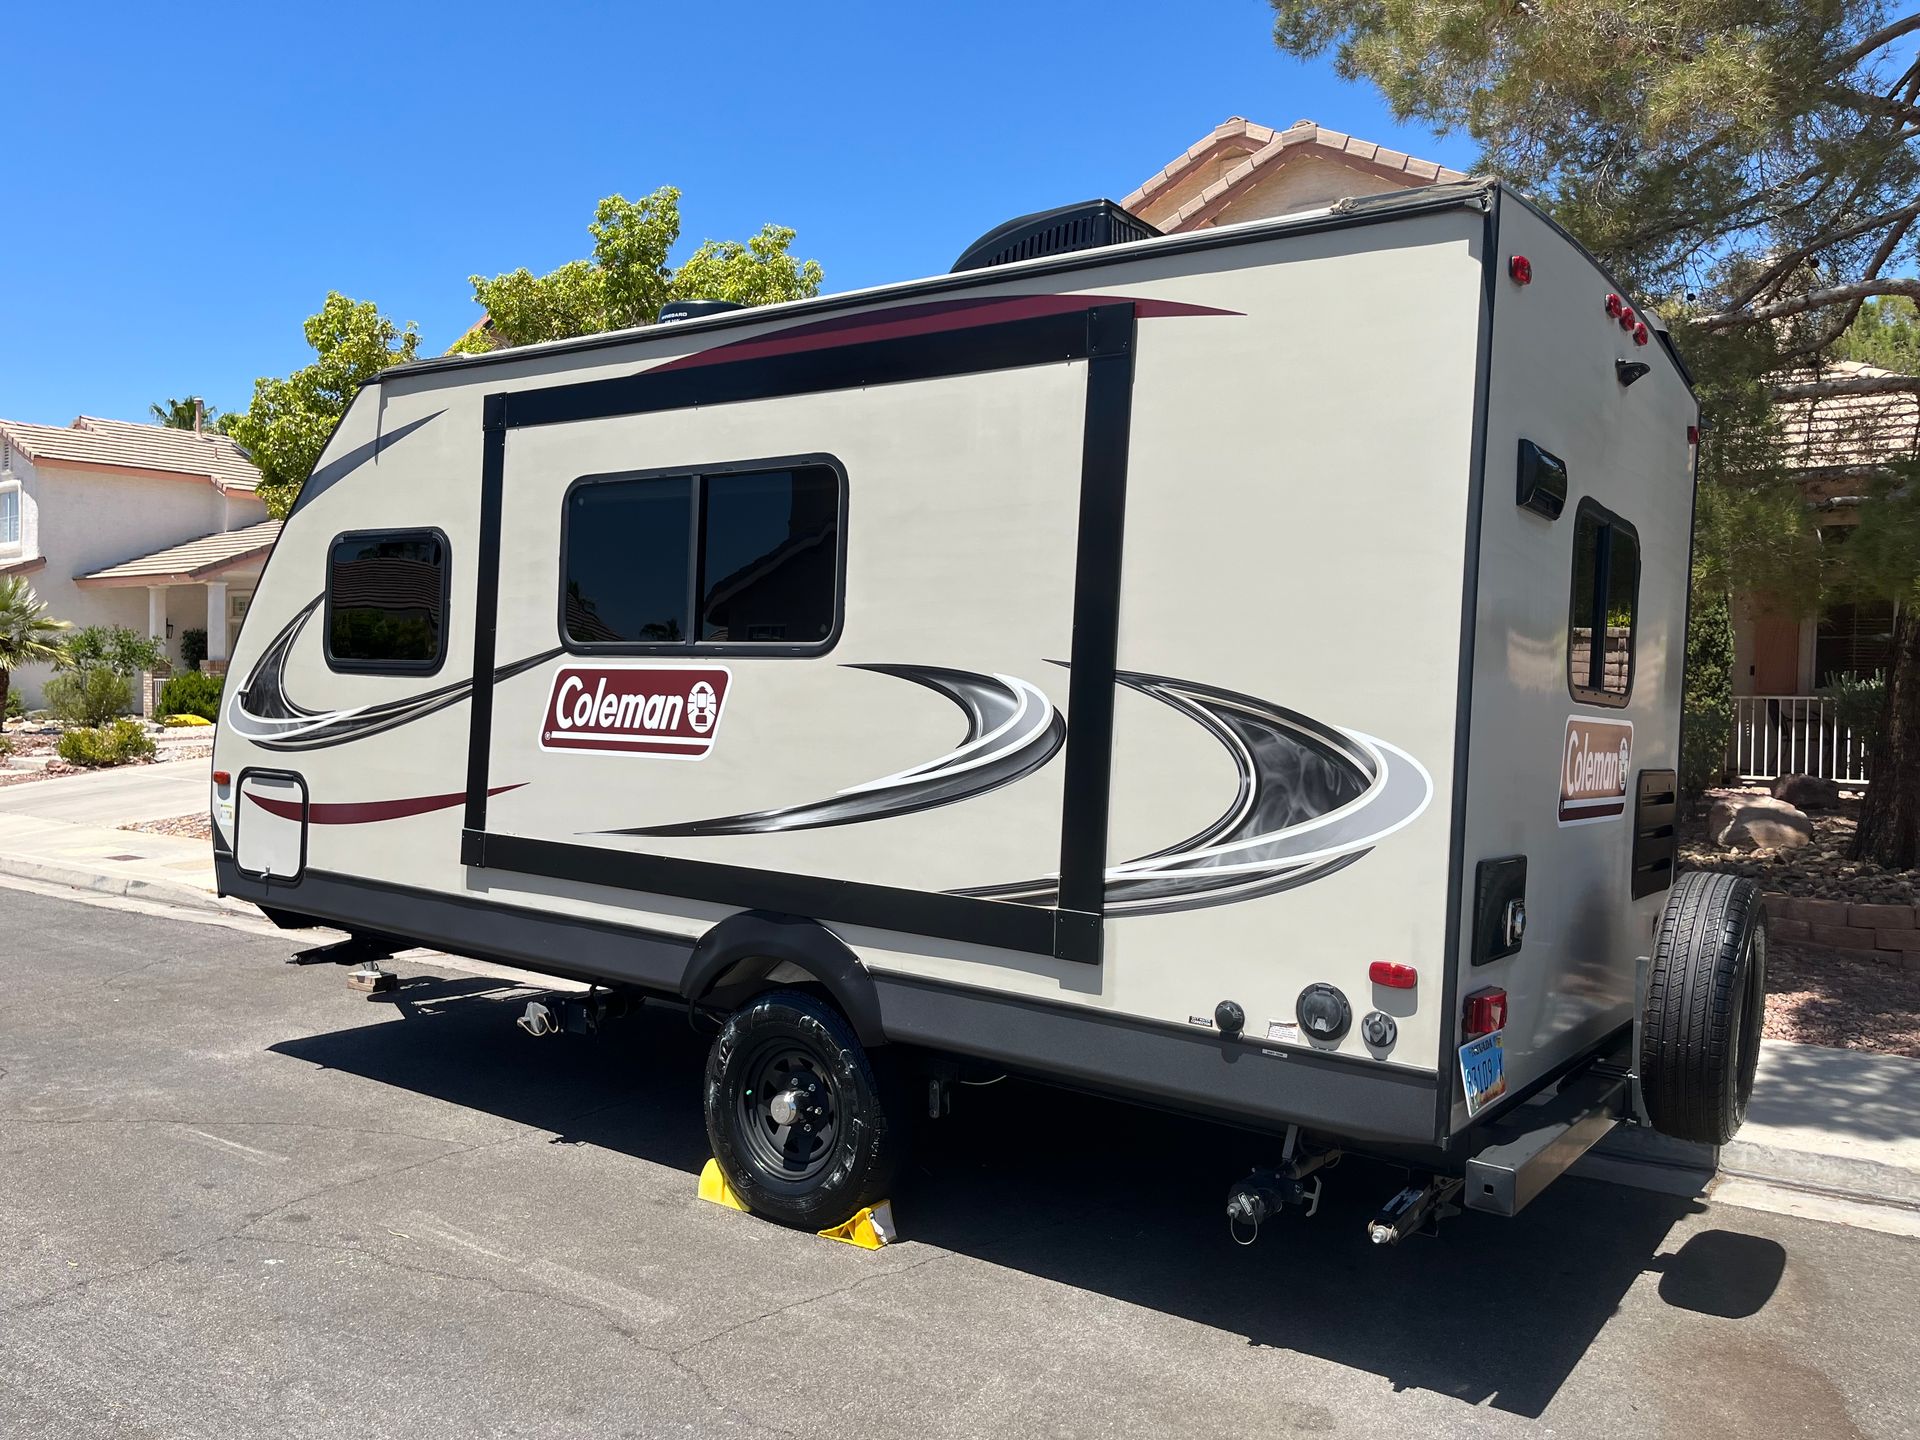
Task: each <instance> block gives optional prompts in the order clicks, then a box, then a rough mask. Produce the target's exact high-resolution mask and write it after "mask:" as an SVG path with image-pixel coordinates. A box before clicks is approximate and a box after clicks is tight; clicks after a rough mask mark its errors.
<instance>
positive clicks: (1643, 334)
mask: <svg viewBox="0 0 1920 1440" xmlns="http://www.w3.org/2000/svg"><path fill="white" fill-rule="evenodd" d="M1633 343H1634V344H1636V345H1644V344H1646V343H1647V322H1646V321H1644V320H1642V321H1641V322H1640V323H1639V324H1638V325H1636V326H1634V327H1633Z"/></svg>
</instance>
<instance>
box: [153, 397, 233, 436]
mask: <svg viewBox="0 0 1920 1440" xmlns="http://www.w3.org/2000/svg"><path fill="white" fill-rule="evenodd" d="M196 405H205V407H206V408H205V409H204V410H203V411H202V413H201V416H200V428H201V429H202V430H212V429H213V422H214V418H215V417H216V416H217V415H219V413H220V412H219V411H218V410H216V409H214V408H213V406H211V405H206V402H205V401H203V400H201V399H200V398H199V397H198V396H194V395H189V396H188V397H187V398H186V399H184V400H175V399H173V398H171V397H169V398H168V399H165V400H156V401H155V402H154V403H153V404H151V405H149V406H147V413H148V414H149V415H151V416H153V423H154V424H156V425H164V426H166V428H167V429H169V430H191V429H193V428H194V423H193V421H194V414H193V407H194V406H196Z"/></svg>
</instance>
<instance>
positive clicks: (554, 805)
mask: <svg viewBox="0 0 1920 1440" xmlns="http://www.w3.org/2000/svg"><path fill="white" fill-rule="evenodd" d="M688 308H689V309H692V310H694V311H696V312H698V313H696V314H695V315H694V316H693V317H692V318H687V319H684V320H681V321H679V322H678V323H666V324H660V325H655V326H651V327H647V328H644V329H639V330H631V331H624V332H620V333H616V334H609V335H597V336H592V337H588V338H585V339H580V340H575V341H567V342H562V343H558V344H552V345H543V346H533V347H528V348H524V349H518V350H508V351H504V352H499V353H495V354H491V355H485V356H479V357H472V358H466V357H456V358H447V359H441V360H429V361H425V362H421V363H416V364H412V365H405V366H401V367H398V368H395V369H393V370H389V371H387V372H386V373H385V374H383V375H381V376H380V377H379V379H378V380H377V381H376V382H373V383H371V384H369V385H368V386H367V387H366V388H365V389H363V390H362V391H361V392H360V394H359V396H358V397H357V398H356V399H355V400H354V402H353V404H352V407H351V408H350V409H349V411H348V413H347V415H346V417H345V419H344V420H343V421H342V422H341V424H340V427H339V430H338V432H337V433H336V434H335V435H334V436H333V438H332V440H331V441H330V442H329V444H328V446H327V448H326V451H325V453H324V455H323V456H322V457H321V460H320V462H319V464H318V466H317V467H316V469H315V471H314V473H313V476H312V478H311V479H310V480H309V481H308V482H307V485H306V487H305V490H304V491H303V492H302V494H301V496H300V500H299V503H298V505H297V506H295V508H294V510H293V513H292V514H291V516H290V517H289V518H288V520H287V524H286V528H285V532H284V534H283V535H282V536H281V538H280V541H279V544H278V546H277V548H276V550H275V552H274V554H273V556H272V559H271V561H270V563H269V564H268V565H267V567H266V571H265V574H264V576H263V578H262V581H261V584H260V587H259V590H258V592H257V593H256V595H255V597H254V601H253V605H252V609H251V611H250V613H249V616H248V620H247V624H246V628H245V632H244V634H243V635H242V636H241V638H240V642H239V644H238V646H237V647H236V652H235V655H234V659H233V663H232V668H231V676H230V680H229V684H228V689H227V695H226V701H225V705H224V708H223V713H222V717H221V723H220V730H219V736H218V741H217V745H216V753H215V762H214V763H215V766H216V774H215V777H214V795H213V809H214V815H215V839H214V846H215V853H216V859H217V862H218V869H219V875H220V886H221V890H222V892H223V893H225V894H228V895H234V896H240V897H243V898H245V899H247V900H250V901H253V902H254V903H256V904H258V905H259V906H260V908H261V909H262V910H264V911H265V912H266V913H267V914H268V915H270V916H272V917H273V918H274V919H276V920H277V921H280V922H283V923H287V924H299V923H303V922H310V921H316V920H317V921H321V922H325V923H327V924H330V925H335V926H340V927H343V928H345V929H348V930H350V931H352V932H354V934H355V935H356V936H357V937H360V939H361V940H362V942H363V949H371V950H375V951H376V952H377V951H378V949H379V947H386V953H391V950H392V948H397V947H398V946H400V945H404V944H426V945H432V946H436V947H440V948H444V949H448V950H453V951H458V952H461V953H465V954H470V955H475V956H482V957H487V958H492V959H496V960H500V961H504V962H509V963H512V964H515V965H520V966H525V967H530V968H533V969H535V970H538V971H542V972H545V973H551V974H555V975H560V976H567V977H572V978H575V979H581V980H589V981H593V982H597V983H599V984H601V985H604V986H607V987H611V988H612V989H615V990H629V991H634V992H638V993H641V994H651V995H657V996H662V997H669V998H672V999H675V1000H678V1001H680V1002H684V1003H687V1004H690V1005H693V1006H695V1007H698V1008H700V1009H702V1010H704V1011H707V1012H710V1013H712V1014H714V1015H715V1016H717V1017H722V1019H723V1022H724V1023H723V1026H722V1029H721V1033H720V1035H719V1038H718V1039H717V1041H716V1043H715V1045H714V1048H713V1052H712V1059H711V1062H710V1065H709V1067H708V1075H707V1084H706V1106H707V1120H708V1128H709V1131H710V1134H711V1137H712V1140H713V1144H714V1149H715V1153H716V1156H717V1157H718V1159H719V1160H720V1162H721V1166H722V1168H723V1170H724V1171H725V1173H726V1175H727V1178H728V1179H729V1180H730V1181H731V1182H732V1184H733V1186H734V1188H735V1189H736V1190H737V1191H738V1192H739V1193H740V1194H741V1195H742V1196H743V1197H744V1198H745V1199H746V1200H747V1202H748V1203H749V1204H750V1205H751V1206H752V1208H754V1209H755V1210H757V1211H759V1212H761V1213H763V1214H767V1215H770V1216H773V1217H775V1218H778V1219H781V1220H784V1221H787V1222H789V1223H795V1224H806V1225H809V1226H816V1227H817V1226H818V1225H821V1224H828V1223H833V1222H836V1221H838V1220H842V1219H845V1218H846V1217H847V1216H848V1215H849V1214H851V1213H853V1212H854V1211H855V1210H856V1209H857V1208H858V1207H859V1206H860V1205H862V1204H865V1203H868V1202H869V1201H871V1200H872V1199H874V1198H875V1197H876V1196H877V1195H878V1194H880V1193H882V1190H883V1187H884V1185H885V1183H886V1180H887V1177H888V1174H889V1170H890V1167H891V1164H892V1162H893V1157H894V1154H895V1152H896V1150H897V1141H898V1138H899V1136H898V1129H897V1127H898V1126H900V1125H901V1124H902V1123H904V1116H903V1115H902V1113H901V1109H900V1101H899V1099H898V1096H899V1095H900V1094H901V1093H903V1092H902V1091H901V1089H900V1088H899V1087H897V1086H893V1085H890V1084H889V1085H885V1086H883V1085H882V1084H881V1080H880V1078H879V1077H883V1076H886V1075H887V1074H889V1073H890V1072H896V1071H898V1070H900V1069H901V1068H903V1066H905V1067H906V1068H909V1069H911V1070H912V1071H913V1073H915V1074H916V1075H918V1077H919V1080H918V1081H917V1082H916V1083H917V1084H920V1085H924V1086H925V1087H926V1088H925V1090H924V1092H916V1096H915V1101H914V1108H919V1107H920V1106H921V1105H922V1104H924V1103H926V1102H927V1100H928V1099H930V1100H931V1102H932V1104H933V1107H934V1109H935V1110H936V1111H937V1110H938V1109H939V1108H940V1106H941V1104H942V1103H943V1100H944V1094H945V1086H946V1084H947V1082H948V1081H949V1080H950V1079H951V1078H953V1077H954V1076H955V1075H957V1074H960V1073H977V1072H978V1071H980V1070H981V1069H982V1068H985V1069H986V1070H987V1072H988V1073H994V1072H1000V1071H1006V1072H1012V1073H1018V1074H1023V1075H1028V1076H1032V1077H1037V1078H1041V1079H1045V1080H1052V1081H1055V1082H1059V1083H1062V1084H1066V1085H1070V1086H1076V1087H1083V1088H1086V1089H1090V1090H1095V1091H1101V1092H1105V1093H1109V1094H1113V1095H1117V1096H1120V1097H1125V1098H1130V1099H1135V1100H1139V1101H1142V1102H1146V1103H1150V1104H1154V1105H1158V1106H1162V1107H1167V1108H1173V1109H1178V1110H1184V1111H1188V1112H1191V1113H1194V1114H1196V1115H1203V1116H1208V1117H1212V1118H1216V1119H1226V1120H1229V1121H1234V1122H1238V1123H1241V1124H1244V1125H1247V1126H1251V1127H1256V1128H1265V1129H1270V1130H1271V1131H1272V1132H1273V1133H1274V1134H1275V1135H1276V1136H1277V1137H1279V1136H1284V1140H1283V1141H1282V1142H1280V1144H1279V1145H1278V1146H1277V1149H1278V1151H1279V1153H1278V1155H1277V1157H1276V1161H1277V1163H1276V1165H1275V1166H1274V1168H1273V1169H1272V1170H1270V1171H1263V1172H1259V1173H1257V1174H1255V1175H1254V1176H1251V1177H1249V1178H1248V1180H1247V1181H1246V1182H1245V1183H1244V1184H1242V1185H1241V1186H1239V1187H1236V1189H1235V1191H1234V1192H1233V1194H1232V1195H1231V1196H1230V1197H1229V1213H1230V1215H1232V1216H1233V1217H1234V1218H1235V1219H1236V1220H1238V1221H1241V1222H1246V1223H1257V1222H1258V1221H1259V1220H1260V1219H1261V1218H1262V1217H1263V1216H1264V1215H1266V1214H1268V1213H1271V1212H1272V1211H1273V1210H1275V1208H1276V1207H1278V1206H1282V1205H1285V1204H1288V1203H1293V1202H1306V1203H1310V1202H1311V1201H1312V1199H1313V1198H1314V1197H1315V1196H1316V1195H1317V1184H1318V1178H1317V1177H1316V1176H1314V1175H1313V1174H1312V1172H1313V1171H1314V1170H1315V1168H1316V1167H1318V1166H1321V1165H1323V1164H1324V1163H1325V1162H1326V1160H1327V1159H1328V1158H1329V1157H1331V1156H1332V1155H1334V1154H1337V1153H1339V1151H1340V1150H1341V1149H1342V1148H1344V1149H1348V1150H1353V1151H1356V1152H1360V1153H1365V1154H1371V1155H1376V1156H1380V1157H1384V1158H1387V1159H1389V1160H1393V1161H1396V1162H1398V1163H1400V1164H1403V1165H1404V1166H1406V1167H1407V1168H1408V1170H1409V1171H1410V1182H1409V1184H1408V1186H1407V1188H1406V1189H1405V1190H1404V1191H1402V1192H1401V1193H1400V1194H1399V1195H1397V1196H1396V1197H1394V1198H1393V1200H1391V1201H1390V1202H1389V1203H1388V1205H1387V1206H1386V1207H1385V1208H1384V1209H1383V1210H1382V1212H1381V1215H1380V1218H1379V1219H1378V1220H1377V1221H1376V1222H1375V1229H1374V1234H1375V1236H1376V1238H1377V1239H1381V1240H1393V1239H1397V1238H1399V1236H1400V1235H1402V1234H1404V1233H1406V1232H1407V1231H1408V1230H1410V1229H1413V1228H1416V1227H1420V1226H1424V1225H1426V1224H1429V1223H1430V1222H1431V1221H1433V1220H1434V1219H1435V1218H1436V1217H1437V1215H1438V1214H1440V1213H1442V1212H1443V1211H1444V1210H1445V1209H1447V1208H1448V1207H1449V1206H1450V1205H1455V1204H1459V1203H1466V1204H1469V1205H1474V1206H1478V1207H1480V1208H1484V1209H1489V1210H1496V1211H1504V1212H1507V1213H1511V1212H1512V1211H1514V1210H1516V1209H1518V1208H1519V1206H1520V1205H1522V1204H1524V1203H1526V1201H1527V1200H1528V1199H1529V1198H1530V1197H1531V1196H1532V1194H1533V1193H1534V1192H1535V1191H1536V1190H1537V1189H1538V1188H1539V1187H1540V1185H1542V1184H1544V1183H1545V1182H1546V1181H1547V1180H1549V1179H1551V1178H1552V1176H1553V1175H1555V1174H1557V1173H1559V1171H1561V1170H1563V1169H1564V1168H1565V1167H1566V1165H1567V1164H1569V1163H1570V1162H1571V1160H1572V1159H1573V1158H1575V1157H1576V1156H1577V1155H1578V1154H1579V1153H1580V1152H1581V1151H1582V1150H1584V1149H1585V1148H1586V1147H1587V1146H1589V1145H1590V1144H1591V1143H1592V1142H1593V1140H1594V1139H1596V1138H1597V1137H1598V1136H1599V1135H1601V1134H1603V1133H1605V1131H1606V1130H1607V1129H1608V1128H1609V1127H1611V1126H1612V1125H1613V1124H1614V1123H1616V1122H1617V1121H1619V1120H1621V1119H1629V1120H1635V1119H1637V1120H1639V1121H1642V1122H1650V1123H1652V1124H1654V1125H1655V1126H1657V1127H1658V1128H1660V1129H1663V1130H1665V1131H1667V1132H1668V1133H1671V1134H1675V1135H1679V1136H1681V1137H1684V1138H1688V1139H1693V1140H1702V1141H1708V1142H1714V1141H1718V1140H1721V1139H1724V1138H1725V1137H1726V1135H1728V1134H1730V1133H1731V1131H1732V1129H1733V1128H1734V1127H1735V1126H1737V1124H1738V1123H1739V1120H1740V1118H1741V1115H1742V1113H1743V1111H1744V1107H1745V1102H1746V1096H1747V1094H1748V1092H1749V1090H1750V1087H1751V1081H1752V1072H1753V1063H1754V1056H1755V1052H1756V1047H1757V1038H1758V1027H1759V1023H1760V1016H1761V996H1762V994H1763V989H1762V986H1763V975H1762V972H1763V968H1764V935H1763V933H1762V932H1761V931H1760V929H1759V918H1758V915H1757V909H1758V907H1757V906H1756V905H1755V904H1754V903H1753V897H1752V892H1751V887H1750V886H1748V885H1746V884H1745V883H1744V882H1742V883H1736V882H1733V881H1731V880H1727V879H1722V878H1709V877H1704V876H1689V877H1683V878H1682V879H1681V880H1680V881H1679V882H1678V883H1675V882H1674V877H1673V874H1672V867H1673V853H1674V851H1673V818H1674V801H1675V776H1674V770H1675V766H1676V763H1677V752H1678V745H1679V729H1680V706H1681V678H1682V676H1681V670H1682V657H1683V654H1684V649H1685V637H1684V629H1685V623H1686V608H1687V607H1686V596H1687V583H1688V552H1689V542H1690V531H1691V518H1692V504H1693V451H1694V446H1695V444H1696V442H1697V440H1698V430H1697V428H1696V427H1697V425H1698V423H1699V415H1698V410H1697V407H1696V405H1695V402H1694V399H1693V395H1692V393H1691V390H1690V387H1689V384H1688V380H1687V376H1686V374H1685V371H1684V369H1683V367H1682V366H1681V364H1680V362H1679V360H1678V359H1677V357H1676V356H1675V353H1674V351H1673V349H1672V347H1671V345H1670V344H1669V342H1668V339H1667V337H1666V335H1665V333H1664V331H1663V329H1662V327H1661V325H1660V323H1659V321H1658V320H1657V319H1656V318H1655V317H1654V316H1653V315H1651V314H1644V313H1636V307H1634V306H1633V305H1632V304H1631V303H1630V302H1629V301H1628V300H1627V299H1625V298H1623V297H1622V294H1621V291H1620V287H1619V286H1618V285H1617V284H1615V283H1614V282H1612V281H1611V280H1610V279H1609V278H1608V276H1607V275H1606V274H1605V272H1604V271H1602V270H1601V269H1600V268H1599V267H1598V266H1597V265H1596V264H1595V262H1594V261H1593V260H1592V259H1591V258H1590V257H1588V256H1587V255H1586V254H1585V253H1584V252H1582V251H1581V250H1580V249H1579V248H1578V247H1577V246H1576V245H1575V244H1574V243H1573V242H1572V241H1571V239H1570V238H1569V237H1568V236H1566V235H1565V234H1564V233H1562V232H1561V231H1559V230H1558V229H1556V228H1555V227H1554V226H1553V225H1552V224H1551V223H1550V222H1549V221H1547V220H1546V219H1545V218H1544V217H1543V216H1542V215H1541V214H1540V213H1539V212H1538V211H1537V210H1535V209H1534V208H1532V207H1531V206H1530V205H1529V204H1527V203H1526V202H1525V201H1523V200H1521V199H1520V198H1519V197H1518V196H1516V195H1514V194H1513V193H1512V192H1510V191H1506V190H1503V189H1502V188H1500V187H1498V186H1496V185H1493V184H1485V183H1472V184H1463V185H1452V186H1436V187H1432V188H1429V189H1424V190H1418V191H1412V192H1406V193H1402V194H1395V195H1391V196H1381V197H1376V198H1371V199H1366V200H1359V201H1353V202H1343V203H1342V204H1340V205H1336V206H1334V207H1333V208H1332V209H1331V210H1328V211H1325V212H1320V213H1315V214H1309V215H1299V216H1290V217H1287V218H1283V219H1277V220H1268V221H1259V222H1254V223H1251V224H1245V225H1236V226H1226V227H1222V228H1220V229H1216V230H1208V231H1204V232H1201V233H1197V234H1190V235H1180V236H1166V237H1158V236H1155V235H1153V234H1152V233H1151V232H1150V231H1149V230H1148V229H1147V228H1146V227H1144V226H1141V225H1140V224H1139V223H1138V222H1136V221H1134V220H1133V219H1132V217H1131V216H1128V215H1126V214H1125V212H1122V211H1119V210H1118V209H1117V207H1113V206H1111V205H1109V204H1106V203H1104V202H1101V203H1098V204H1094V205H1090V206H1083V207H1074V208H1073V209H1071V210H1069V211H1064V212H1054V213H1052V214H1050V215H1046V216H1039V217H1029V218H1028V219H1027V220H1023V221H1016V222H1014V223H1013V224H1012V225H1010V226H1006V227H1002V229H1001V230H1000V231H996V232H995V233H994V234H993V235H991V236H989V237H988V238H987V240H985V241H983V242H982V243H981V245H979V246H976V247H975V249H974V250H973V251H971V252H969V254H968V255H967V256H966V257H963V260H962V263H961V265H960V266H958V267H956V270H955V272H954V273H952V274H950V275H946V276H941V277H938V278H934V279H930V280H924V281H917V282H914V283H910V284H901V285H891V286H886V287H883V288H880V289H875V290H869V291H864V292H860V293H856V294H850V295H840V296H830V297H824V298H821V299H817V300H810V301H805V302H801V303H797V304H791V305H779V306H772V307H768V308H765V309H756V310H739V309H732V308H723V307H717V306H693V307H688ZM876 1067H877V1068H876Z"/></svg>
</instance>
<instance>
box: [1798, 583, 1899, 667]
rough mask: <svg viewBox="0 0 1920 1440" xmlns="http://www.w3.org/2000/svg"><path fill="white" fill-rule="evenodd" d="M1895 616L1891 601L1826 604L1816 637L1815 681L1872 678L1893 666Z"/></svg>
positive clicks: (1814, 652) (1814, 648) (1814, 656)
mask: <svg viewBox="0 0 1920 1440" xmlns="http://www.w3.org/2000/svg"><path fill="white" fill-rule="evenodd" d="M1893 616H1894V604H1893V601H1891V600H1869V601H1863V602H1861V603H1860V604H1857V605H1823V606H1822V607H1821V608H1820V621H1819V625H1818V628H1817V629H1816V630H1815V632H1814V638H1813V679H1814V684H1815V685H1831V684H1833V683H1834V681H1836V680H1868V679H1871V678H1872V677H1873V676H1874V675H1876V674H1880V673H1883V672H1885V671H1887V670H1889V669H1891V668H1892V665H1893Z"/></svg>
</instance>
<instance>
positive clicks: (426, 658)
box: [327, 530, 447, 670]
mask: <svg viewBox="0 0 1920 1440" xmlns="http://www.w3.org/2000/svg"><path fill="white" fill-rule="evenodd" d="M446 615H447V538H446V536H444V535H442V534H440V532H439V531H437V530H412V531H389V532H381V533H377V534H374V533H367V534H356V535H342V536H340V537H339V538H338V539H337V540H335V541H334V542H333V547H332V549H331V550H330V551H329V552H328V555H327V663H328V664H329V665H331V666H332V667H333V668H334V669H336V670H437V669H439V668H440V662H441V661H442V660H444V659H445V658H446Z"/></svg>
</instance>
